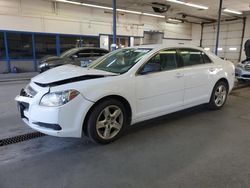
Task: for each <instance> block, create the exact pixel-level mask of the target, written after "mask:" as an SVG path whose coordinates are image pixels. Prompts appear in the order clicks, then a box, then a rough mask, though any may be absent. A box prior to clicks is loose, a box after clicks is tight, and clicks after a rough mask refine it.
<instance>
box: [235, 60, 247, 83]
mask: <svg viewBox="0 0 250 188" xmlns="http://www.w3.org/2000/svg"><path fill="white" fill-rule="evenodd" d="M235 76H236V78H237V79H238V81H240V82H244V81H247V80H250V60H245V61H242V62H240V63H238V64H237V65H236V68H235Z"/></svg>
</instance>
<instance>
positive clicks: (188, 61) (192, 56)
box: [179, 49, 204, 66]
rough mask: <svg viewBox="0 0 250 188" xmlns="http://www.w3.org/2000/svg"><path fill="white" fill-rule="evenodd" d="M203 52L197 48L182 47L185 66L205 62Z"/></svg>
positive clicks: (181, 52) (180, 53)
mask: <svg viewBox="0 0 250 188" xmlns="http://www.w3.org/2000/svg"><path fill="white" fill-rule="evenodd" d="M202 53H203V52H201V51H199V50H196V49H180V50H179V55H180V61H181V64H182V65H183V66H192V65H199V64H204V60H203V55H202Z"/></svg>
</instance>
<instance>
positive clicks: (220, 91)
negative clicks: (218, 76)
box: [208, 81, 228, 110]
mask: <svg viewBox="0 0 250 188" xmlns="http://www.w3.org/2000/svg"><path fill="white" fill-rule="evenodd" d="M227 95H228V86H227V84H226V83H225V82H224V81H220V82H218V83H217V84H216V85H215V86H214V89H213V92H212V95H211V98H210V101H209V103H208V107H209V108H210V109H211V110H218V109H220V108H222V107H223V105H224V104H225V102H226V100H227Z"/></svg>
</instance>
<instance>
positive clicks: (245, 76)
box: [241, 74, 250, 78]
mask: <svg viewBox="0 0 250 188" xmlns="http://www.w3.org/2000/svg"><path fill="white" fill-rule="evenodd" d="M241 77H243V78H250V75H248V74H243V75H241Z"/></svg>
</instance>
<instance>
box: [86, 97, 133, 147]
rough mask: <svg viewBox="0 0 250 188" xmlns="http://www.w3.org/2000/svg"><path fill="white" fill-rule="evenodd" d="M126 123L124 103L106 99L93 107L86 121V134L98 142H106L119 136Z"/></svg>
mask: <svg viewBox="0 0 250 188" xmlns="http://www.w3.org/2000/svg"><path fill="white" fill-rule="evenodd" d="M127 124H128V116H127V113H126V109H125V107H124V105H123V104H122V103H121V102H119V101H117V100H115V99H108V100H106V101H103V102H101V103H99V104H97V105H96V106H95V107H94V108H93V110H92V112H91V114H90V116H89V119H88V123H87V131H88V136H89V137H90V139H91V140H92V141H94V142H96V143H98V144H108V143H110V142H112V141H114V140H116V139H117V138H119V137H120V136H121V134H122V133H123V131H124V129H125V127H126V126H127Z"/></svg>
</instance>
